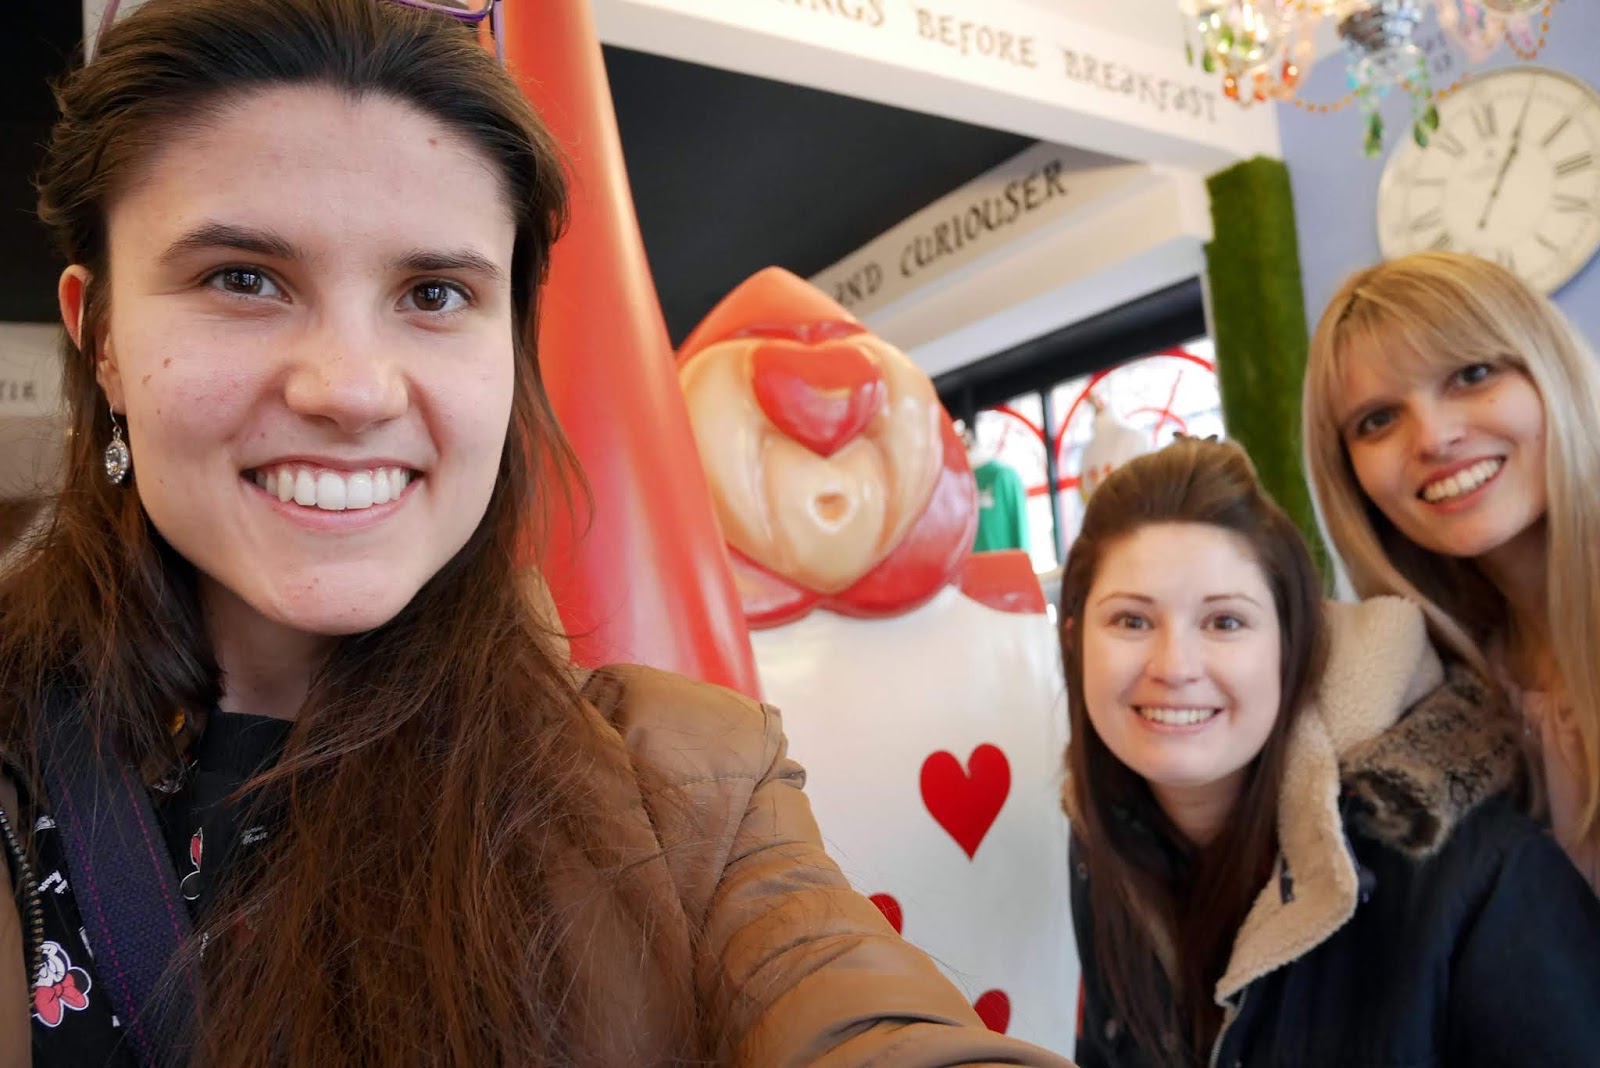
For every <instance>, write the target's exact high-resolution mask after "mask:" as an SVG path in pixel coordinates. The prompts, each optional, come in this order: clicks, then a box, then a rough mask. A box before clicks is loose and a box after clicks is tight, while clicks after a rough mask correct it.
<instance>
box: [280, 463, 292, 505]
mask: <svg viewBox="0 0 1600 1068" xmlns="http://www.w3.org/2000/svg"><path fill="white" fill-rule="evenodd" d="M294 481H295V480H294V468H292V467H282V468H279V469H278V500H280V501H282V502H283V503H284V504H288V503H289V502H290V501H292V500H294Z"/></svg>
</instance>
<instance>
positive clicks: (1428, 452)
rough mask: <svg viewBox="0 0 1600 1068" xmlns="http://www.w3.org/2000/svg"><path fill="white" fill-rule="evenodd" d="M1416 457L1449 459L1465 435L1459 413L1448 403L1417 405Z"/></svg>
mask: <svg viewBox="0 0 1600 1068" xmlns="http://www.w3.org/2000/svg"><path fill="white" fill-rule="evenodd" d="M1415 413H1416V414H1415V415H1414V416H1413V418H1414V419H1415V437H1414V442H1413V444H1414V445H1415V448H1416V453H1417V457H1418V458H1419V459H1421V460H1425V461H1438V460H1443V459H1449V458H1450V456H1451V455H1452V454H1453V453H1454V452H1455V450H1456V448H1457V447H1458V446H1459V445H1460V444H1461V442H1462V440H1463V439H1464V438H1465V437H1466V427H1465V425H1464V424H1463V422H1462V420H1461V418H1460V413H1458V412H1457V411H1455V409H1454V408H1453V407H1452V406H1451V405H1449V404H1426V405H1418V406H1417V407H1416V409H1415Z"/></svg>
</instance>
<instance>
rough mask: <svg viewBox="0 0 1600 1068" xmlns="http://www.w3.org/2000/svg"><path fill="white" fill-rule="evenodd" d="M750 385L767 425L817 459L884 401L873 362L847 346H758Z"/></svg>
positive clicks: (849, 437)
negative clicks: (770, 422) (810, 452)
mask: <svg viewBox="0 0 1600 1068" xmlns="http://www.w3.org/2000/svg"><path fill="white" fill-rule="evenodd" d="M750 384H751V388H752V389H753V390H754V392H755V396H756V402H757V403H758V404H760V405H761V410H762V411H763V412H765V413H766V415H767V418H768V419H770V420H772V422H773V425H775V426H776V427H777V428H778V429H779V430H782V431H783V432H784V433H785V434H787V435H789V437H791V438H793V439H794V440H796V441H798V442H799V443H800V444H802V445H804V446H805V447H806V448H808V449H810V450H811V451H812V452H814V453H816V454H817V455H819V456H832V455H833V454H834V453H836V452H838V451H839V450H840V449H842V448H844V446H846V445H847V444H849V443H850V442H851V441H853V440H854V439H855V438H856V436H857V435H858V434H860V433H861V432H862V431H863V430H865V429H866V428H867V425H868V424H869V423H871V422H872V420H873V417H874V416H876V415H877V414H878V413H879V412H880V411H882V410H883V408H884V407H885V405H887V403H888V397H889V388H888V385H887V384H886V383H885V382H884V380H883V372H882V371H881V370H879V368H878V365H877V363H876V361H874V360H873V359H872V358H871V357H870V356H868V355H867V354H866V353H865V352H863V351H862V350H861V349H860V348H859V347H858V346H856V345H855V344H853V343H852V342H848V341H836V342H832V343H829V344H823V345H816V346H808V345H798V344H794V343H792V342H772V343H769V344H765V345H762V346H761V347H760V348H758V349H756V352H755V355H754V357H753V366H752V369H751V383H750Z"/></svg>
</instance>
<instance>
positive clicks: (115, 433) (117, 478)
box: [104, 405, 133, 486]
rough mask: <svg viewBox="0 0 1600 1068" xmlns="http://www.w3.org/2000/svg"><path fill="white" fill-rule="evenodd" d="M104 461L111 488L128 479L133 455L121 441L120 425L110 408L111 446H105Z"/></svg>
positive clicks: (113, 410) (115, 411)
mask: <svg viewBox="0 0 1600 1068" xmlns="http://www.w3.org/2000/svg"><path fill="white" fill-rule="evenodd" d="M107 407H110V405H107ZM104 459H105V464H106V481H107V482H109V483H111V484H112V485H113V486H120V485H122V480H123V479H125V478H127V477H128V468H130V467H132V466H133V454H132V453H130V452H128V443H127V442H126V441H124V440H122V424H121V423H119V422H117V410H116V409H115V408H111V444H109V445H107V446H106V451H105V453H104Z"/></svg>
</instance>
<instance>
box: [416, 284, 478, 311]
mask: <svg viewBox="0 0 1600 1068" xmlns="http://www.w3.org/2000/svg"><path fill="white" fill-rule="evenodd" d="M467 304H468V300H467V296H466V293H465V292H464V291H463V290H462V289H461V287H460V286H457V285H452V284H451V283H449V282H439V281H430V282H419V283H417V284H416V285H414V286H412V287H411V305H412V307H414V308H416V309H417V310H418V311H424V312H435V313H437V312H451V311H457V310H458V309H460V308H463V307H465V306H466V305H467Z"/></svg>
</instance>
